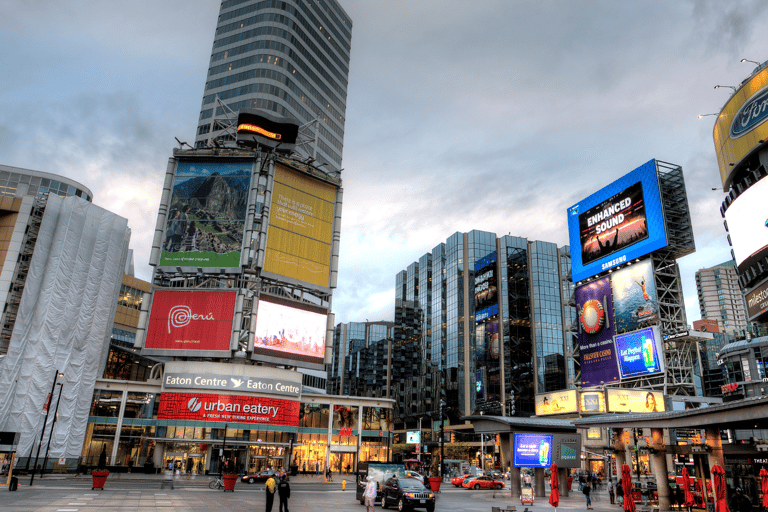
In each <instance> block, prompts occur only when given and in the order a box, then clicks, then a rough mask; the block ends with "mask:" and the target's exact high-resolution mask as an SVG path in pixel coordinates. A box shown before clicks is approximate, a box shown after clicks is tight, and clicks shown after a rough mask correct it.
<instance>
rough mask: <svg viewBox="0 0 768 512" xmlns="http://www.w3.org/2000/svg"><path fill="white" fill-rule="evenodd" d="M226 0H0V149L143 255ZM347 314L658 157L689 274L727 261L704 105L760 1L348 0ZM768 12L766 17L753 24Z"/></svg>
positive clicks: (757, 42) (388, 314)
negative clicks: (84, 190) (678, 185)
mask: <svg viewBox="0 0 768 512" xmlns="http://www.w3.org/2000/svg"><path fill="white" fill-rule="evenodd" d="M219 4H220V2H219V1H218V0H208V1H203V0H192V1H190V0H162V1H159V2H158V1H149V0H132V1H131V2H93V1H86V0H65V1H63V2H43V1H39V0H24V1H20V0H17V1H13V0H5V1H2V2H0V48H2V51H1V53H0V163H2V164H5V165H12V166H16V167H22V168H27V169H34V170H39V171H45V172H50V173H54V174H60V175H63V176H66V177H69V178H72V179H74V180H77V181H79V182H80V183H83V184H84V185H86V186H87V187H89V188H90V189H91V190H92V191H93V192H94V203H95V204H97V205H99V206H102V207H104V208H106V209H108V210H111V211H113V212H116V213H118V214H120V215H122V216H124V217H126V218H128V219H129V226H130V227H131V230H132V237H131V247H132V248H133V249H134V253H135V262H136V274H137V277H140V278H142V279H145V280H149V279H150V278H151V267H149V265H148V260H149V252H150V247H151V242H152V236H153V231H154V227H155V220H156V216H157V209H158V205H159V201H160V192H161V188H162V180H163V177H164V173H165V169H166V166H167V161H168V158H169V157H170V156H171V154H172V149H173V147H174V146H175V145H176V142H175V140H174V137H178V138H179V139H180V140H182V141H189V142H190V143H191V142H192V141H193V140H194V133H195V130H196V127H197V118H198V115H199V112H200V104H201V100H202V95H203V86H204V83H205V77H206V73H207V69H208V61H209V57H210V52H211V46H212V43H213V33H214V29H215V25H216V17H217V15H218V11H219ZM341 4H342V5H343V7H344V8H345V9H346V11H347V13H348V14H349V15H350V17H351V18H352V20H353V24H354V25H353V30H352V57H351V63H350V76H349V94H348V98H347V112H346V119H347V121H346V127H345V130H346V135H345V140H344V160H343V167H344V171H343V175H342V177H343V180H344V206H343V213H342V236H341V254H340V269H339V281H338V288H337V289H336V291H335V293H334V299H333V301H334V307H333V310H334V312H335V313H336V321H337V322H349V321H365V320H366V319H368V320H371V321H373V320H391V319H392V318H393V311H394V283H395V274H396V273H397V272H399V271H400V270H403V269H404V268H406V267H407V265H408V264H410V263H411V262H413V261H415V260H417V259H418V258H419V256H421V255H422V254H424V253H426V252H428V251H430V250H431V249H432V248H433V247H435V246H436V245H437V244H439V243H440V242H443V241H445V240H446V238H448V237H449V236H450V235H451V234H452V233H454V232H456V231H470V230H472V229H479V230H484V231H491V232H495V233H497V234H498V235H504V234H507V233H511V234H512V235H517V236H521V237H526V238H528V239H530V240H544V241H550V242H555V243H557V244H558V245H565V244H567V243H568V241H567V240H568V235H567V228H566V222H567V220H566V208H567V207H568V206H570V205H572V204H574V203H576V202H577V201H579V200H580V199H583V198H584V197H586V196H588V195H589V194H591V193H592V192H595V191H596V190H598V189H600V188H602V187H603V186H605V185H606V184H608V183H610V182H611V181H613V180H615V179H617V178H618V177H620V176H622V175H623V174H626V173H627V172H629V171H631V170H632V169H634V168H636V167H638V166H639V165H641V164H643V163H645V162H647V161H648V160H650V159H651V158H656V159H659V160H663V161H666V162H671V163H674V164H679V165H681V166H682V167H683V170H684V173H685V180H686V185H687V190H688V200H689V202H690V207H691V213H692V217H693V224H694V235H695V238H696V249H697V252H696V253H695V254H693V255H690V256H687V257H686V258H683V259H682V260H680V267H681V273H682V276H683V283H684V291H685V297H686V306H687V312H688V322H689V323H691V322H692V321H693V320H696V319H698V318H700V314H699V310H698V302H697V299H696V288H695V283H694V273H695V271H696V270H697V269H699V268H704V267H708V266H712V265H715V264H718V263H722V262H723V261H726V260H728V259H730V250H729V246H728V242H727V241H726V237H725V230H724V228H723V223H722V218H721V217H720V214H719V211H718V210H719V207H720V204H721V202H722V199H723V193H722V190H721V188H718V190H715V191H713V190H712V188H713V187H721V183H720V178H719V173H718V169H717V162H716V159H715V153H714V145H713V143H712V126H713V123H714V120H715V117H714V116H709V117H704V118H702V119H699V118H698V115H699V114H710V113H717V112H719V110H720V108H721V107H722V106H723V104H724V103H725V101H726V100H727V99H728V98H729V95H730V93H731V92H732V90H731V89H728V88H722V89H718V90H715V89H714V86H715V85H718V84H719V85H729V86H737V85H738V84H739V83H740V82H741V81H742V80H743V79H744V78H746V77H747V76H748V75H749V74H750V72H751V71H752V69H753V68H754V64H749V63H741V62H740V60H741V59H742V58H746V59H749V60H753V61H759V62H762V61H763V60H765V59H767V58H768V55H766V49H768V31H766V30H765V20H766V19H768V18H766V14H767V13H766V11H767V10H768V3H766V2H763V1H743V2H742V1H733V2H723V1H719V0H713V1H688V2H686V1H674V2H651V1H644V2H643V1H641V2H616V1H606V2H598V1H570V0H569V1H559V2H556V1H544V2H541V1H527V2H523V1H510V0H507V1H484V0H474V1H450V2H449V1H444V2H437V1H431V0H421V1H418V2H414V1H412V0H411V1H400V0H394V1H393V0H389V1H379V2H373V1H357V0H341ZM760 20H763V22H762V23H761V22H760Z"/></svg>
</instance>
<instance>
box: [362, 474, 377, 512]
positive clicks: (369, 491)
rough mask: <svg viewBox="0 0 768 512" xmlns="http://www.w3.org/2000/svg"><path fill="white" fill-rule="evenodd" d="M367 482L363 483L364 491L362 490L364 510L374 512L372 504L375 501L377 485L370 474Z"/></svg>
mask: <svg viewBox="0 0 768 512" xmlns="http://www.w3.org/2000/svg"><path fill="white" fill-rule="evenodd" d="M367 478H368V483H366V484H365V492H363V498H365V512H374V511H373V504H374V502H375V501H376V491H377V487H378V486H377V485H376V481H375V480H374V479H373V477H372V476H369V477H367Z"/></svg>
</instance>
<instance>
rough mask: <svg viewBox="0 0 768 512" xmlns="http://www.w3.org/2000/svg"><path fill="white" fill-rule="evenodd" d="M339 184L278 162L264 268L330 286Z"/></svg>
mask: <svg viewBox="0 0 768 512" xmlns="http://www.w3.org/2000/svg"><path fill="white" fill-rule="evenodd" d="M335 205H336V187H334V186H333V185H330V184H327V183H323V182H321V181H319V180H316V179H313V178H311V177H309V176H306V175H304V174H302V173H301V172H299V171H295V170H292V169H289V168H288V167H285V166H283V165H281V164H279V163H276V164H275V181H274V186H273V189H272V201H271V204H270V210H269V231H268V234H267V247H266V254H265V257H264V271H265V272H269V273H272V274H276V275H279V276H283V277H288V278H292V279H295V280H298V281H302V282H305V283H309V284H313V285H316V286H321V287H323V288H327V287H328V284H329V283H328V276H329V269H330V263H331V243H332V239H333V217H334V208H335Z"/></svg>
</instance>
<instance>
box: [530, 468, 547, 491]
mask: <svg viewBox="0 0 768 512" xmlns="http://www.w3.org/2000/svg"><path fill="white" fill-rule="evenodd" d="M545 480H546V478H544V468H534V469H533V487H534V491H533V493H534V496H537V497H539V498H545V497H546V496H547V492H546V490H544V481H545Z"/></svg>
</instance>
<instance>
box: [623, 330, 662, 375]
mask: <svg viewBox="0 0 768 512" xmlns="http://www.w3.org/2000/svg"><path fill="white" fill-rule="evenodd" d="M615 341H616V353H617V355H618V357H619V371H620V372H621V378H622V379H626V378H629V377H639V376H642V375H651V374H654V373H661V372H663V371H664V352H663V351H662V349H661V334H660V332H659V328H658V327H649V328H647V329H640V330H637V331H631V332H627V333H624V334H617V335H616V338H615Z"/></svg>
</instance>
